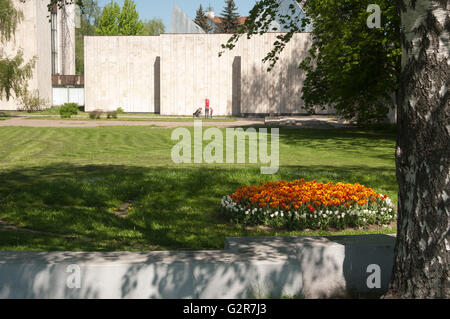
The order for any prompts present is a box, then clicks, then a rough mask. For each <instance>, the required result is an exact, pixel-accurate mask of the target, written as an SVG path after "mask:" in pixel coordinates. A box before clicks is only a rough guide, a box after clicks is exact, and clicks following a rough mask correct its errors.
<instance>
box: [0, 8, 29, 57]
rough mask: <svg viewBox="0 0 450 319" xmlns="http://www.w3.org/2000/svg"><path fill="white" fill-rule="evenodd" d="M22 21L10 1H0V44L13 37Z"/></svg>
mask: <svg viewBox="0 0 450 319" xmlns="http://www.w3.org/2000/svg"><path fill="white" fill-rule="evenodd" d="M22 19H23V14H22V12H20V11H18V10H16V9H15V8H14V5H13V3H12V1H11V0H0V42H4V41H9V40H10V39H11V37H12V36H14V33H15V31H16V28H17V24H18V23H19V22H20V21H21V20H22ZM0 58H1V56H0Z"/></svg>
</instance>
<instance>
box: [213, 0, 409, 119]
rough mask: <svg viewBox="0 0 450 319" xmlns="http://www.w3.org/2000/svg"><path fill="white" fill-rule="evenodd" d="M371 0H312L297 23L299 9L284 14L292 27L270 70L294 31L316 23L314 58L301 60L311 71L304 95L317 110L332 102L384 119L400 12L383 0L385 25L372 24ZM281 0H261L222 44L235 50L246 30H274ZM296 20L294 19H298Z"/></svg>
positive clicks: (358, 115) (396, 71)
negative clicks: (302, 18)
mask: <svg viewBox="0 0 450 319" xmlns="http://www.w3.org/2000/svg"><path fill="white" fill-rule="evenodd" d="M371 3H373V1H371V0H309V1H307V2H306V3H305V4H304V6H303V8H304V10H305V12H306V15H307V17H308V18H306V19H304V20H303V21H302V26H301V27H298V26H297V23H296V22H298V21H296V20H295V19H296V18H295V17H296V15H295V8H294V7H291V9H292V12H291V15H289V16H285V17H283V20H284V25H285V27H287V28H288V29H289V32H287V33H285V34H281V35H279V36H277V40H276V41H275V42H274V48H273V50H272V51H270V52H269V53H268V54H267V56H266V57H265V58H264V59H263V62H269V67H268V71H270V70H271V69H272V68H273V66H274V65H275V63H276V62H277V60H278V59H279V54H280V53H281V52H282V51H283V49H284V48H285V45H286V44H287V43H288V42H289V41H290V39H291V38H292V36H293V35H294V34H295V32H299V31H302V30H303V28H304V27H305V26H306V24H308V23H311V24H312V29H313V31H312V33H311V36H312V40H313V41H312V47H311V49H310V50H309V53H310V55H309V57H307V58H305V59H304V60H303V61H299V63H300V68H301V69H303V70H304V71H306V79H305V82H304V87H303V90H302V92H303V94H302V98H303V100H304V101H305V107H306V108H307V109H309V111H310V112H313V109H314V108H315V107H316V106H320V107H323V108H324V107H326V106H333V107H334V108H335V109H336V111H337V112H338V113H339V114H341V115H342V116H343V117H344V118H346V119H352V120H355V121H356V122H358V123H360V124H363V123H371V122H380V121H383V120H384V119H385V118H386V115H387V113H388V111H389V108H391V107H393V106H394V103H393V102H392V96H393V95H394V94H395V93H396V90H397V83H398V80H399V75H400V59H401V49H400V16H399V13H398V11H397V10H396V8H395V2H394V1H393V0H378V1H376V3H377V4H378V5H379V6H380V8H381V13H382V23H381V28H379V29H378V28H373V29H370V28H369V27H368V26H367V24H366V23H367V18H368V17H369V15H370V14H371V13H368V12H367V6H368V5H369V4H371ZM278 7H279V6H278V3H277V1H276V0H262V1H259V2H258V3H257V4H256V5H255V6H254V7H253V9H252V10H251V11H250V14H249V17H248V19H247V20H246V21H245V25H244V26H242V27H240V28H239V29H238V31H237V32H236V33H235V34H233V36H232V37H231V38H230V39H229V40H228V42H227V43H226V44H224V45H222V48H224V49H233V48H234V46H235V43H236V42H237V41H238V40H239V38H240V37H241V36H242V35H244V34H245V35H247V36H248V37H251V36H253V35H255V34H262V33H265V32H269V31H270V30H269V25H270V23H271V22H272V21H273V20H274V17H275V15H276V13H277V10H278ZM294 22H295V23H294Z"/></svg>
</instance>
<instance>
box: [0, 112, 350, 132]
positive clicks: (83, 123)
mask: <svg viewBox="0 0 450 319" xmlns="http://www.w3.org/2000/svg"><path fill="white" fill-rule="evenodd" d="M39 117H41V116H39V115H32V116H16V117H12V118H10V119H8V120H2V121H0V127H1V126H26V127H103V126H156V127H161V128H173V127H179V126H192V125H193V121H186V120H184V121H177V118H163V117H161V118H160V119H164V120H163V121H159V120H155V121H152V120H151V118H150V117H141V118H142V119H143V120H142V121H139V120H136V119H137V117H134V118H133V120H130V121H127V120H121V121H117V120H107V121H106V120H99V121H95V120H72V121H71V120H59V119H55V120H51V119H40V118H39ZM130 118H132V117H131V116H130ZM157 119H159V117H158V118H157ZM166 119H171V121H166ZM183 119H186V118H183ZM200 120H201V119H200ZM202 125H203V126H215V127H219V128H227V127H230V128H232V127H244V128H245V127H252V126H261V125H267V126H281V127H291V128H319V129H333V128H345V127H349V125H348V124H345V123H343V122H342V121H339V120H338V119H337V118H335V117H332V116H328V115H314V116H279V117H266V118H238V119H237V120H236V121H224V122H221V121H220V120H217V121H214V122H207V121H203V122H202Z"/></svg>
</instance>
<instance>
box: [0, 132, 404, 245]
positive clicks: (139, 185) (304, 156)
mask: <svg viewBox="0 0 450 319" xmlns="http://www.w3.org/2000/svg"><path fill="white" fill-rule="evenodd" d="M191 129H192V128H191ZM171 132H172V130H171V129H160V128H155V127H101V128H29V127H0V134H1V136H2V139H1V140H0V219H1V220H3V221H7V222H9V223H12V224H14V225H17V226H21V227H26V228H28V229H33V230H38V231H41V232H47V233H48V234H41V233H29V232H24V231H17V230H16V231H10V230H8V231H7V230H5V229H4V228H5V227H4V226H1V225H0V249H1V250H44V251H49V250H154V249H158V250H165V249H170V250H176V249H221V248H223V245H224V239H225V237H229V236H258V235H330V234H331V233H328V232H323V231H316V232H311V231H308V232H295V231H283V230H278V231H275V230H273V231H263V230H248V229H244V228H242V227H240V226H237V225H234V224H230V223H228V222H227V221H226V220H224V219H223V218H222V217H221V216H220V214H219V213H218V208H219V205H220V201H221V198H222V196H224V195H226V194H229V193H232V192H233V191H234V190H235V189H236V187H239V186H241V185H243V184H254V183H259V182H260V181H268V180H278V179H286V180H293V179H297V178H305V179H307V180H313V179H314V180H317V181H321V182H328V181H333V182H338V181H342V182H349V183H355V182H359V183H361V184H364V185H366V186H369V187H373V188H375V189H376V190H377V191H378V192H382V193H387V194H388V195H389V196H390V197H391V198H392V199H393V201H394V202H396V201H397V184H396V179H395V164H394V145H395V135H394V134H392V133H383V132H380V131H378V132H363V131H357V130H313V129H281V130H280V170H279V171H278V173H277V174H275V175H261V174H260V170H259V167H260V165H242V164H241V165H230V164H212V165H208V164H184V165H175V164H173V163H172V161H171V158H170V151H171V148H172V146H173V145H174V144H175V143H176V142H175V141H171V140H170V135H171ZM122 203H132V204H133V208H132V209H131V211H130V212H129V215H128V217H127V218H126V219H123V218H121V217H118V216H116V215H114V214H113V212H114V211H115V210H116V208H117V207H118V206H119V205H120V204H122ZM394 231H395V229H382V230H380V229H378V230H366V231H360V230H355V231H349V230H347V231H345V232H341V233H340V234H353V233H354V234H359V233H371V232H394ZM333 234H336V233H333ZM337 234H339V233H337ZM63 235H65V236H67V235H68V236H72V237H71V238H67V237H65V236H63Z"/></svg>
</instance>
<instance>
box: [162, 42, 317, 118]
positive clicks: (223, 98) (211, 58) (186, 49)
mask: <svg viewBox="0 0 450 319" xmlns="http://www.w3.org/2000/svg"><path fill="white" fill-rule="evenodd" d="M277 35H279V33H268V34H264V35H261V36H259V35H258V36H254V37H252V38H251V39H246V38H242V39H241V40H239V42H238V43H237V46H236V47H235V48H234V49H233V50H232V51H228V50H227V51H225V52H224V54H223V55H222V56H221V57H219V56H218V53H219V52H220V51H222V48H221V45H222V44H224V43H226V42H227V40H228V39H229V37H230V36H229V35H228V34H213V35H211V34H207V35H175V34H171V35H164V36H162V37H161V68H162V71H161V81H162V88H161V96H162V100H161V113H162V114H167V115H189V114H192V113H193V112H194V110H195V109H197V108H198V107H204V100H205V98H209V100H210V105H211V107H212V108H213V109H214V114H216V115H233V114H242V113H244V114H255V113H271V112H273V113H301V112H303V110H302V107H303V101H302V99H301V89H302V87H303V80H304V77H305V74H304V73H303V72H302V71H300V70H299V69H298V64H299V63H300V61H301V59H303V58H304V57H305V56H306V54H307V50H308V49H309V46H310V43H311V42H310V41H311V39H310V37H309V34H307V33H298V34H295V35H294V37H293V38H292V40H291V41H290V43H289V44H288V45H287V47H286V49H285V50H284V51H283V52H282V53H281V55H280V60H279V61H278V63H277V65H276V67H275V68H274V69H273V70H272V71H271V72H270V73H268V72H267V67H268V63H265V64H264V63H263V62H262V59H263V58H264V57H265V55H266V54H267V53H268V52H270V51H271V50H272V48H273V43H274V42H275V41H276V40H277V39H276V36H277Z"/></svg>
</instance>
